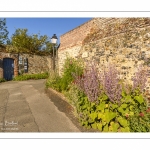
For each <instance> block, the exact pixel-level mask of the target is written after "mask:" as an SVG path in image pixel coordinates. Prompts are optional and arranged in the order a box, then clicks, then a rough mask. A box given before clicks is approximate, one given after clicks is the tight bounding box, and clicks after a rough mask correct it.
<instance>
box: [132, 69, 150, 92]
mask: <svg viewBox="0 0 150 150" xmlns="http://www.w3.org/2000/svg"><path fill="white" fill-rule="evenodd" d="M147 78H148V75H147V70H146V69H144V68H143V67H142V66H139V67H138V70H137V72H136V73H135V76H134V77H133V78H132V80H133V88H132V90H133V91H134V90H136V89H138V90H140V92H143V90H144V88H145V87H146V82H147Z"/></svg>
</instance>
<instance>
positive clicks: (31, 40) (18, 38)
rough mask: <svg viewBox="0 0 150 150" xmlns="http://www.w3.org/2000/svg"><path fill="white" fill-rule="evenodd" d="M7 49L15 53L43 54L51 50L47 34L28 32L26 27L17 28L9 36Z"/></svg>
mask: <svg viewBox="0 0 150 150" xmlns="http://www.w3.org/2000/svg"><path fill="white" fill-rule="evenodd" d="M10 43H11V44H10V45H8V46H7V51H9V52H16V53H30V54H45V53H51V52H52V44H51V43H50V39H49V37H48V36H47V35H44V36H41V35H40V34H33V35H29V34H28V29H17V30H16V31H15V33H14V34H13V35H12V37H11V42H10Z"/></svg>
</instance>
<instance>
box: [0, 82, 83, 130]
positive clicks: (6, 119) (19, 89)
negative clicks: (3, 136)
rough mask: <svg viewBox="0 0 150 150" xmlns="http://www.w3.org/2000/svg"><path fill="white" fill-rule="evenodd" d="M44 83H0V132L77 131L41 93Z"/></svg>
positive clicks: (42, 92)
mask: <svg viewBox="0 0 150 150" xmlns="http://www.w3.org/2000/svg"><path fill="white" fill-rule="evenodd" d="M44 82H45V80H30V81H9V82H5V83H0V132H80V131H79V129H78V128H77V127H76V126H75V125H74V124H73V123H72V122H71V120H70V119H69V118H68V117H67V116H66V115H65V114H64V113H63V112H60V111H59V110H58V109H57V107H56V106H55V105H54V103H53V102H52V101H51V100H50V99H49V97H48V96H47V95H46V94H45V93H44V88H45V84H44Z"/></svg>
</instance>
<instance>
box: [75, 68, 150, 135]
mask: <svg viewBox="0 0 150 150" xmlns="http://www.w3.org/2000/svg"><path fill="white" fill-rule="evenodd" d="M92 67H93V68H94V66H92ZM93 68H90V69H89V71H90V74H88V75H89V76H88V78H86V76H85V75H83V76H82V77H80V78H79V77H78V78H76V81H75V82H74V83H75V84H76V85H77V86H78V88H79V90H80V91H81V92H82V94H81V92H80V94H78V100H77V103H76V105H75V107H76V109H77V113H78V117H79V120H80V122H81V124H82V125H83V126H86V127H88V128H94V129H98V130H100V131H102V132H147V131H150V126H149V119H150V118H149V117H150V115H149V113H148V112H147V111H146V110H147V103H146V100H145V98H144V97H143V95H142V92H141V90H138V88H135V89H134V90H133V88H132V87H131V86H130V85H127V84H126V85H124V86H123V84H121V82H120V79H119V78H118V72H117V70H116V69H115V67H113V66H111V67H109V68H108V70H107V72H106V71H105V72H104V76H103V78H102V79H101V80H100V79H99V78H98V77H97V76H98V73H96V70H94V69H93ZM92 70H93V71H92ZM144 73H146V72H144ZM93 76H94V77H95V78H94V79H95V80H93V78H92V77H93ZM136 76H137V74H136ZM143 76H145V75H144V74H143ZM135 78H136V77H135ZM89 79H91V80H89ZM99 81H101V82H100V85H99V88H98V86H97V84H93V85H94V86H93V85H92V82H93V83H99ZM102 81H104V82H102ZM144 81H145V80H144ZM136 82H137V81H136ZM86 83H88V84H86ZM138 83H139V82H138ZM85 85H87V87H89V89H88V91H86V90H85ZM89 85H90V86H89ZM142 85H143V86H142V88H144V85H145V84H142ZM101 87H102V88H101ZM94 88H95V89H98V90H99V92H97V91H96V93H97V100H96V99H95V100H91V97H90V96H89V94H91V95H92V94H93V93H94V94H95V91H94V90H93V89H94ZM102 89H103V90H104V91H103V92H102ZM91 92H93V93H91ZM78 93H79V92H78ZM149 111H150V110H149ZM133 120H134V121H138V123H136V122H134V121H133ZM139 126H141V127H139Z"/></svg>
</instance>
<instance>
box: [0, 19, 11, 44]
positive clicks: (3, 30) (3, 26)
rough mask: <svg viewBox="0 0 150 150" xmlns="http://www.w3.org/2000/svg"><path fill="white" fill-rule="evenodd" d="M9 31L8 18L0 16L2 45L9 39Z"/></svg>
mask: <svg viewBox="0 0 150 150" xmlns="http://www.w3.org/2000/svg"><path fill="white" fill-rule="evenodd" d="M8 33H9V32H8V31H7V27H6V19H1V18H0V45H3V44H5V43H6V42H7V41H8Z"/></svg>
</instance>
